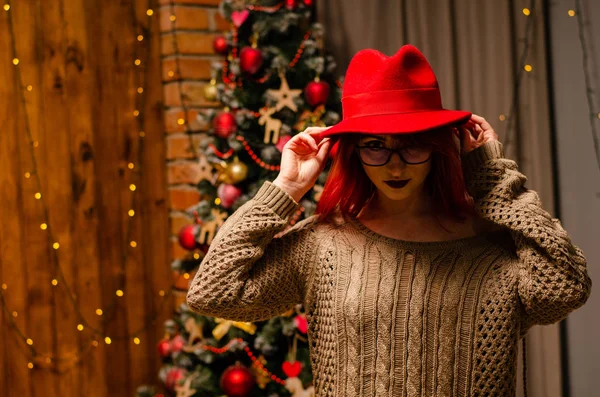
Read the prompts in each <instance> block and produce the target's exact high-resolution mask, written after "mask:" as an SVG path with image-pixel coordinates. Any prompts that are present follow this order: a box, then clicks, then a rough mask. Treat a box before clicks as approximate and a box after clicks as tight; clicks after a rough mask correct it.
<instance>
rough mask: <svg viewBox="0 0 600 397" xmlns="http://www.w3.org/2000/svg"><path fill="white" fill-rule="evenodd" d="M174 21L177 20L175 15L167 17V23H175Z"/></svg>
mask: <svg viewBox="0 0 600 397" xmlns="http://www.w3.org/2000/svg"><path fill="white" fill-rule="evenodd" d="M176 19H177V17H176V16H175V15H171V16H170V17H169V21H171V22H175V20H176Z"/></svg>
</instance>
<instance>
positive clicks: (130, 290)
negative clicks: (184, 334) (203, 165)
mask: <svg viewBox="0 0 600 397" xmlns="http://www.w3.org/2000/svg"><path fill="white" fill-rule="evenodd" d="M5 3H6V4H10V5H11V7H10V9H9V10H8V11H5V10H4V9H0V103H1V104H2V105H1V106H0V126H2V129H1V130H0V284H2V297H3V302H4V304H5V305H4V307H5V309H4V310H3V311H2V315H1V316H0V341H1V342H0V343H1V351H0V395H1V396H19V397H29V396H62V397H68V396H77V397H79V396H132V395H134V393H135V389H136V387H137V386H138V385H140V384H142V383H154V384H156V383H157V372H158V368H159V359H158V357H157V354H156V343H157V341H158V340H159V339H160V338H161V337H162V333H163V328H162V324H163V322H164V321H165V320H166V319H167V318H169V317H170V316H171V312H172V308H173V302H172V296H171V295H170V294H168V293H167V294H165V297H161V296H160V294H159V291H161V290H163V291H166V292H168V291H169V289H170V287H171V270H170V267H169V262H170V260H171V256H172V255H171V250H172V247H171V243H170V241H169V236H170V230H169V217H168V216H169V214H168V212H169V209H168V207H169V203H168V197H167V187H166V184H167V180H166V169H165V161H166V160H165V153H166V148H165V139H164V123H163V118H164V116H163V103H162V96H163V87H162V81H161V80H162V77H161V55H160V36H159V20H158V15H157V14H155V15H154V16H152V17H150V18H148V16H147V13H146V10H147V4H148V0H121V1H102V0H52V1H45V0H44V1H42V0H19V1H15V0H12V1H9V0H4V1H2V2H1V4H0V7H1V6H2V5H4V4H5ZM155 3H156V1H155ZM156 7H158V5H157V6H156ZM9 17H10V18H11V19H12V21H13V29H14V40H15V44H16V49H17V56H18V58H19V63H18V65H14V63H13V50H12V44H11V40H12V37H11V34H10V24H9ZM148 21H150V25H148ZM148 28H151V30H152V31H153V33H154V36H153V37H148V35H147V34H146V35H145V37H144V40H142V41H138V39H137V36H138V34H140V33H141V32H142V31H143V30H147V29H148ZM136 56H137V57H139V59H141V60H142V63H141V65H140V66H136V65H135V64H134V59H135V58H136ZM140 79H141V81H143V79H147V84H144V91H143V92H142V93H141V94H140V93H138V92H137V88H138V86H140ZM29 85H31V87H30V88H31V90H28V89H27V86H29ZM21 97H23V98H24V101H25V104H26V105H25V106H23V104H22V103H21ZM141 98H143V100H144V103H145V105H144V106H143V107H141V108H140V109H139V110H140V116H138V117H137V118H136V117H134V110H135V109H136V107H137V106H138V105H137V104H138V103H140V102H139V101H140V99H141ZM140 117H143V119H144V121H143V126H140V123H139V119H140ZM28 130H29V131H30V135H31V140H30V137H29V134H28V132H27V131H28ZM141 131H143V132H144V134H145V136H144V138H143V140H142V141H140V140H139V136H140V135H139V134H140V132H141ZM138 157H140V158H138ZM129 163H133V164H134V168H133V170H132V169H130V168H129V166H128V164H129ZM34 170H37V175H35V174H33V173H34ZM28 172H29V173H31V174H32V175H30V176H29V178H26V177H25V175H26V173H28ZM38 177H39V181H40V182H41V186H38V184H37V181H38ZM131 184H135V185H136V189H135V191H132V190H131V189H130V185H131ZM38 192H40V193H41V195H42V196H41V197H42V198H41V199H39V200H38V199H36V198H35V197H34V195H35V193H38ZM130 209H133V210H134V211H135V215H134V216H133V217H130V216H129V214H128V211H129V210H130ZM42 224H45V225H47V226H46V227H45V228H44V229H43V227H44V226H42ZM131 241H135V245H136V247H135V248H133V247H131V243H130V242H131ZM55 242H58V243H59V244H60V246H59V247H58V249H54V248H53V244H54V243H55ZM126 254H127V255H126ZM125 258H126V259H125ZM53 280H56V285H53V284H52V282H53ZM117 290H122V291H123V292H124V294H123V296H122V297H119V296H117V294H116V291H117ZM97 309H102V310H103V311H104V313H103V314H102V315H98V314H96V310H97ZM153 320H154V321H153ZM13 324H14V325H15V326H16V328H14V327H13ZM78 324H83V325H84V328H83V330H81V331H79V330H78V328H77V326H78ZM92 329H97V330H98V332H93V330H92ZM138 330H142V331H141V332H139V333H138V334H135V335H134V333H135V332H136V331H138ZM21 333H22V335H21ZM106 336H108V337H110V338H111V343H110V344H107V343H106V342H107V340H106V339H105V337H106ZM135 336H137V337H138V338H139V339H140V344H136V343H134V341H133V338H134V337H135ZM25 338H30V339H31V342H32V345H28V344H27V341H26V339H25ZM34 351H35V357H34V353H33V352H34ZM29 363H32V364H33V368H32V369H29V368H28V364H29Z"/></svg>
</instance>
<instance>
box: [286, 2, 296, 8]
mask: <svg viewBox="0 0 600 397" xmlns="http://www.w3.org/2000/svg"><path fill="white" fill-rule="evenodd" d="M285 7H286V8H287V9H288V10H293V9H294V8H296V0H285Z"/></svg>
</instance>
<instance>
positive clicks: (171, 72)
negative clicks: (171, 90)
mask: <svg viewBox="0 0 600 397" xmlns="http://www.w3.org/2000/svg"><path fill="white" fill-rule="evenodd" d="M167 74H168V75H169V77H173V76H175V72H174V71H172V70H169V73H167Z"/></svg>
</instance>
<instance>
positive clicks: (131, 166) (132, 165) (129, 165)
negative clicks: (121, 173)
mask: <svg viewBox="0 0 600 397" xmlns="http://www.w3.org/2000/svg"><path fill="white" fill-rule="evenodd" d="M127 167H128V168H129V169H130V170H132V169H133V168H134V167H135V164H133V163H129V164H127Z"/></svg>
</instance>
